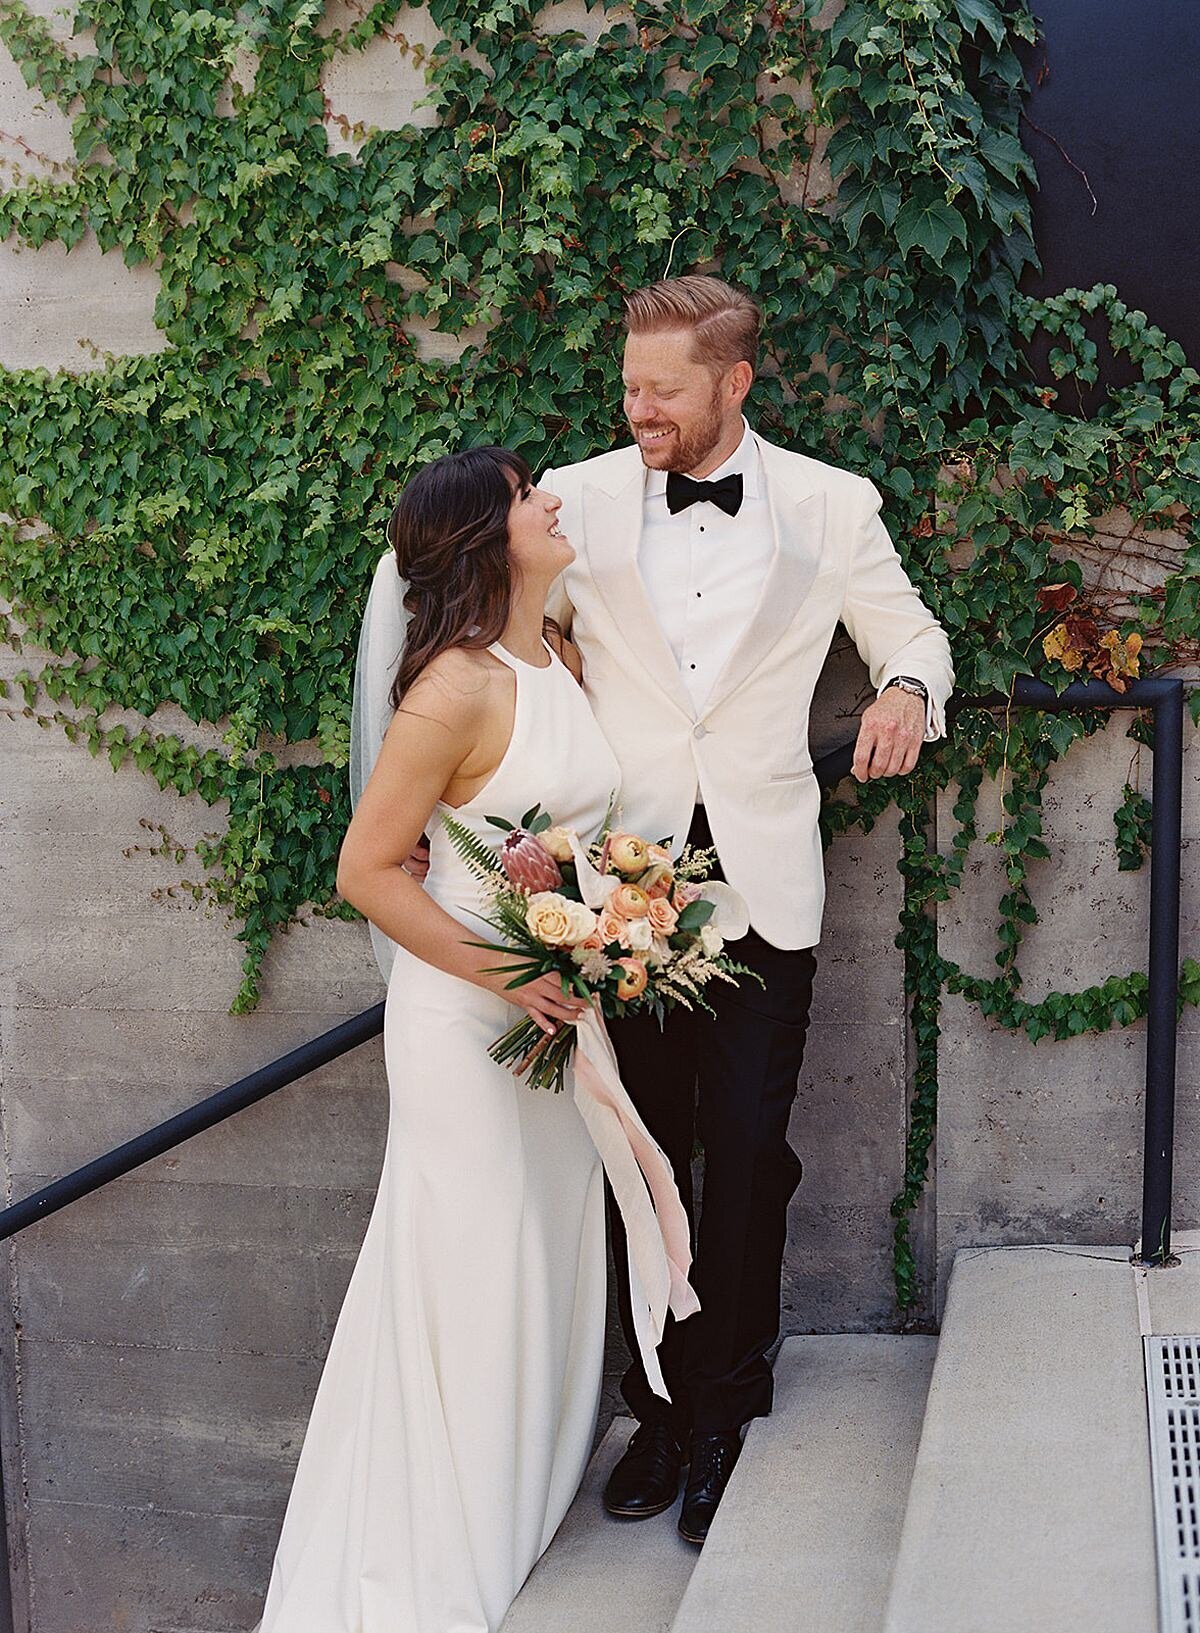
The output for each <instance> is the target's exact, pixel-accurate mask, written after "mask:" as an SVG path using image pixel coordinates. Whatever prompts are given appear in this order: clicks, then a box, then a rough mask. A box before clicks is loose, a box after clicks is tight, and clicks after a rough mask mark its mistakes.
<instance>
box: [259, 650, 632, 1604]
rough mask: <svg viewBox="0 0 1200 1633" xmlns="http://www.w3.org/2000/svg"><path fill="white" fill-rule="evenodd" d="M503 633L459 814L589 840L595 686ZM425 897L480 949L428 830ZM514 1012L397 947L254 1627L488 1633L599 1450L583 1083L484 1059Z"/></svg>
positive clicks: (450, 871) (601, 777) (599, 1340)
mask: <svg viewBox="0 0 1200 1633" xmlns="http://www.w3.org/2000/svg"><path fill="white" fill-rule="evenodd" d="M543 644H544V645H545V646H546V652H547V654H548V655H549V663H548V665H547V666H545V667H542V666H539V665H536V664H531V663H528V662H526V661H525V660H524V659H521V658H518V657H516V656H515V655H514V654H512V653H511V652H509V651H507V649H505V648H504V647H502V646H500V645H499V643H496V644H494V645H492V646H490V647H489V648H488V650H489V651H490V652H491V653H492V654H493V655H494V656H495V657H496V658H497V659H498V660H499V661H500V662H502V663H505V664H507V665H508V666H509V668H511V669H512V670H513V672H514V674H515V676H516V705H515V711H514V719H513V730H512V736H511V738H510V741H509V744H508V747H507V749H506V751H505V753H504V756H503V758H502V759H501V761H500V764H499V765H498V766H497V768H496V770H495V772H494V773H493V775H492V776H491V777H490V778H489V780H488V782H487V783H486V785H485V786H484V787H483V788H482V789H481V790H480V791H479V793H477V794H475V795H474V796H473V797H472V798H471V799H469V800H468V801H466V802H465V803H464V804H463V805H461V806H458V807H457V808H455V809H454V810H453V813H452V814H453V816H454V818H455V819H456V820H457V821H458V822H460V823H462V824H463V825H464V826H465V827H467V828H468V829H469V830H470V831H471V832H472V833H473V834H475V835H476V836H477V837H478V838H480V839H481V840H483V841H484V842H485V843H487V844H488V845H495V844H496V842H497V839H498V838H499V830H498V829H496V828H494V827H490V826H489V825H488V823H487V821H486V818H487V816H489V815H493V816H501V817H505V818H507V820H508V821H510V822H513V823H518V822H519V821H520V818H521V816H522V814H523V813H524V812H525V811H527V810H528V809H529V807H530V806H531V805H533V804H535V803H536V802H540V803H541V805H542V807H543V809H545V810H548V811H549V812H550V813H551V814H552V816H553V818H554V820H555V821H556V822H560V823H564V824H567V825H568V826H571V827H573V828H575V829H576V830H577V831H578V832H579V833H580V834H581V835H582V836H584V837H585V838H590V837H591V836H592V835H593V834H594V833H596V831H597V830H598V829H599V827H600V825H601V823H602V822H603V820H604V817H605V814H606V812H607V811H608V808H609V804H610V801H611V799H612V797H613V795H614V793H615V792H616V790H617V787H618V784H619V781H620V771H619V768H618V766H617V762H616V760H615V758H614V756H613V753H612V751H611V749H610V748H609V746H608V743H607V741H606V739H605V738H604V736H603V735H602V733H601V731H600V728H599V726H598V725H597V724H596V721H595V718H594V716H593V714H592V711H591V709H590V707H589V706H588V703H587V701H586V699H585V698H584V695H583V692H582V689H581V688H580V687H579V686H578V685H577V683H576V681H575V679H574V677H573V676H572V674H571V672H570V671H569V670H568V669H567V667H566V665H565V664H564V663H563V662H562V661H561V659H560V658H559V657H558V656H557V655H556V654H555V653H554V652H553V651H552V650H551V648H550V647H549V645H547V644H546V643H543ZM449 810H450V807H448V806H445V805H441V804H440V802H439V812H438V813H435V820H434V822H433V823H432V825H431V844H430V861H429V873H428V876H427V878H426V880H425V888H426V890H427V892H428V893H429V895H430V896H431V897H432V898H433V899H434V900H435V901H437V902H438V903H439V904H440V905H441V906H442V907H443V908H444V909H445V910H446V912H448V913H449V914H451V915H452V916H453V917H454V918H456V919H458V920H460V921H461V922H462V923H463V925H464V926H465V928H466V932H467V934H468V935H469V936H471V937H475V938H478V939H480V940H489V939H493V932H492V931H491V930H490V929H489V928H488V927H487V926H485V925H483V924H482V923H480V921H479V919H478V918H477V917H475V916H474V915H477V914H479V913H481V912H482V911H483V909H484V905H485V903H484V898H483V896H482V894H481V890H480V886H479V884H478V882H477V880H476V879H475V877H474V875H473V874H472V873H471V872H470V871H469V870H468V869H467V867H466V866H465V865H464V863H463V862H462V861H461V859H460V858H459V856H458V854H457V852H456V851H455V850H454V848H453V846H452V845H451V843H450V841H449V838H448V836H447V834H446V831H445V829H444V827H443V826H442V824H441V822H440V820H437V817H438V815H439V814H440V812H441V811H449ZM518 1015H519V1012H518V1010H517V1009H516V1008H515V1007H514V1006H513V1005H512V1004H510V1003H508V1002H507V1000H505V999H503V998H500V997H498V996H496V995H495V994H493V993H491V992H487V991H485V990H483V989H482V988H480V987H477V986H474V985H472V984H471V983H469V982H466V981H463V980H460V979H458V978H457V977H455V976H452V975H448V974H446V973H445V972H444V971H442V970H438V969H435V968H434V967H433V966H432V965H429V964H425V963H423V962H422V961H421V960H420V959H418V958H416V957H415V956H414V955H412V954H411V953H408V952H406V951H405V950H404V949H403V948H401V949H399V950H398V952H397V954H396V958H395V961H394V964H393V966H392V972H391V978H390V981H389V985H388V993H387V1004H386V1010H385V1019H384V1054H385V1059H386V1063H387V1076H388V1092H389V1108H390V1109H389V1126H388V1135H387V1144H386V1148H385V1152H384V1158H383V1167H382V1171H381V1173H380V1179H379V1189H378V1193H377V1196H376V1199H375V1203H374V1207H373V1210H372V1213H371V1217H370V1220H369V1223H368V1225H367V1231H366V1235H365V1237H364V1239H363V1243H362V1248H361V1250H360V1252H359V1256H358V1259H357V1261H356V1263H355V1266H354V1271H353V1273H352V1275H351V1278H350V1283H349V1286H348V1288H347V1291H346V1296H345V1300H344V1302H343V1305H342V1308H341V1312H340V1314H339V1317H338V1321H337V1325H336V1327H335V1330H334V1333H333V1338H332V1340H331V1343H330V1346H329V1351H328V1355H327V1358H326V1361H325V1366H324V1370H323V1372H322V1375H321V1379H320V1382H319V1385H318V1388H317V1392H316V1396H315V1399H314V1402H313V1406H312V1411H311V1415H310V1418H309V1422H308V1426H307V1430H306V1433H305V1437H304V1441H303V1445H302V1448H301V1452H300V1459H299V1463H298V1466H297V1469H296V1474H295V1479H294V1483H293V1485H292V1489H291V1494H290V1496H289V1499H288V1504H287V1510H286V1513H285V1515H284V1520H283V1527H282V1531H281V1534H280V1537H279V1541H278V1545H277V1549H276V1553H275V1557H274V1562H273V1565H272V1569H271V1575H270V1581H269V1586H268V1591H267V1597H266V1603H265V1606H264V1611H263V1617H262V1621H261V1622H260V1624H259V1627H258V1628H256V1629H255V1630H254V1633H497V1629H498V1628H499V1626H500V1623H501V1621H502V1620H503V1618H504V1615H505V1612H506V1611H507V1609H508V1607H509V1604H510V1603H511V1601H512V1599H513V1598H514V1597H515V1595H516V1593H517V1592H518V1590H519V1589H520V1587H521V1584H522V1582H523V1581H524V1580H525V1577H526V1576H527V1575H528V1573H529V1571H530V1570H531V1568H532V1567H533V1565H534V1564H535V1562H536V1561H537V1559H538V1557H539V1556H540V1554H541V1553H542V1551H543V1550H544V1549H545V1548H546V1546H547V1544H548V1543H549V1541H550V1539H551V1537H552V1536H553V1535H554V1532H555V1530H556V1529H557V1527H558V1525H559V1523H560V1521H561V1520H562V1518H563V1516H564V1514H565V1513H566V1511H567V1508H568V1507H569V1506H570V1503H571V1501H572V1499H573V1497H574V1496H575V1493H576V1490H577V1488H578V1486H579V1482H580V1480H581V1479H582V1476H583V1472H584V1468H585V1466H586V1464H587V1461H588V1457H589V1455H590V1452H591V1446H592V1440H593V1435H594V1430H595V1424H596V1414H597V1411H598V1407H599V1398H600V1385H601V1377H602V1369H603V1354H604V1330H605V1310H606V1297H605V1234H604V1193H603V1184H602V1169H601V1165H600V1161H599V1159H598V1157H597V1154H596V1147H595V1146H594V1144H593V1143H592V1140H591V1138H590V1137H589V1134H588V1131H587V1128H586V1127H585V1125H584V1122H583V1119H582V1117H581V1116H580V1113H579V1110H578V1109H577V1107H576V1105H575V1103H574V1101H573V1098H572V1095H571V1093H570V1092H569V1091H568V1092H565V1093H560V1094H553V1093H549V1092H547V1091H544V1090H534V1089H530V1088H529V1087H528V1085H527V1084H526V1083H525V1082H524V1081H523V1080H520V1079H518V1078H516V1077H514V1076H513V1075H512V1073H511V1072H510V1071H508V1070H507V1069H506V1068H504V1067H501V1066H498V1065H496V1064H495V1062H494V1061H492V1060H491V1059H489V1057H488V1053H487V1050H488V1045H489V1044H491V1043H492V1042H493V1041H494V1040H495V1039H496V1038H497V1037H499V1036H500V1035H501V1033H503V1032H504V1031H506V1030H507V1028H508V1027H509V1026H511V1025H512V1024H513V1022H514V1021H515V1020H516V1019H517V1018H518Z"/></svg>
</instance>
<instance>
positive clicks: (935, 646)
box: [842, 478, 954, 782]
mask: <svg viewBox="0 0 1200 1633" xmlns="http://www.w3.org/2000/svg"><path fill="white" fill-rule="evenodd" d="M882 502H883V501H882V497H881V495H880V493H879V490H878V488H876V487H875V485H874V483H873V482H870V481H868V480H867V479H866V478H863V511H862V514H861V517H860V520H859V523H858V526H857V527H856V529H855V533H854V545H853V554H852V556H851V560H850V567H849V571H848V573H847V577H846V595H845V600H844V602H843V605H842V623H843V624H844V625H845V626H846V629H847V631H848V632H849V634H850V637H851V639H852V640H853V642H854V644H855V646H856V647H857V648H858V650H859V653H860V655H861V657H862V659H863V662H864V663H865V664H866V665H867V668H868V670H869V671H870V676H871V684H872V685H873V686H874V687H875V690H876V692H877V694H878V696H877V697H876V700H875V702H874V703H872V704H871V705H870V706H869V707H868V708H866V709H864V710H863V714H862V719H861V721H860V722H859V731H858V741H857V743H856V745H855V751H854V764H853V771H854V775H855V776H856V777H857V778H858V780H859V781H860V782H864V781H866V780H867V779H868V778H870V777H894V776H903V775H906V774H907V773H908V772H909V771H911V770H912V769H913V767H914V766H915V765H916V763H917V756H918V754H919V753H920V750H921V744H922V743H923V742H924V743H928V742H933V741H934V740H936V739H937V738H939V737H943V736H944V735H945V709H946V701H947V699H948V698H949V696H950V693H951V691H952V690H953V688H954V666H953V663H952V662H951V657H950V643H949V641H948V640H947V639H946V634H945V631H944V630H943V629H942V626H941V625H940V624H939V623H938V621H937V619H936V618H935V617H934V616H933V614H932V613H931V612H930V611H929V608H928V607H927V606H926V605H925V603H924V602H923V601H922V600H921V597H920V596H919V595H918V594H917V592H916V590H915V589H914V587H913V585H912V582H911V580H910V579H909V577H908V574H907V573H906V572H905V571H904V567H903V564H902V563H901V560H900V557H899V555H898V554H897V551H896V547H895V545H894V544H893V543H892V540H891V537H890V535H889V533H888V530H887V528H886V527H885V526H884V525H883V521H882V519H881V517H880V514H879V512H880V508H881V505H882ZM902 675H903V676H911V677H912V678H913V679H914V680H919V681H920V682H921V683H922V684H923V685H924V686H925V688H926V692H927V698H926V700H924V701H923V700H922V699H921V698H920V697H918V696H917V695H916V694H915V693H913V692H908V691H903V690H901V688H900V687H898V686H888V682H889V681H890V680H892V679H894V678H896V677H898V676H902Z"/></svg>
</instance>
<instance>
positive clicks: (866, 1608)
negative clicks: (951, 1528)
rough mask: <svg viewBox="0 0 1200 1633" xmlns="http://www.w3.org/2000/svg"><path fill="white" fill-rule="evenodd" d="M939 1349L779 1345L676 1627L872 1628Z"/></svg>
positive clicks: (845, 1339) (915, 1343) (839, 1342)
mask: <svg viewBox="0 0 1200 1633" xmlns="http://www.w3.org/2000/svg"><path fill="white" fill-rule="evenodd" d="M936 1349H937V1339H936V1338H929V1337H920V1336H914V1337H899V1336H895V1335H891V1334H881V1333H821V1334H817V1335H814V1336H811V1337H801V1338H789V1339H787V1340H786V1341H785V1343H784V1345H783V1347H782V1349H781V1350H780V1353H779V1356H778V1359H777V1360H776V1363H775V1405H774V1410H773V1411H772V1413H771V1415H770V1417H767V1418H758V1419H756V1420H755V1421H754V1422H753V1423H752V1424H751V1425H750V1428H749V1429H748V1431H747V1433H746V1440H745V1444H744V1445H743V1447H742V1454H741V1456H740V1457H739V1459H738V1462H737V1467H736V1468H735V1469H734V1471H733V1476H732V1478H731V1480H730V1482H729V1487H728V1489H727V1491H726V1493H725V1497H724V1499H723V1501H722V1503H721V1507H720V1510H719V1512H718V1514H717V1517H716V1520H715V1521H714V1523H713V1527H712V1530H711V1531H710V1532H709V1535H708V1540H707V1542H706V1543H705V1544H704V1548H703V1550H702V1552H701V1554H700V1558H699V1562H698V1563H697V1566H696V1569H695V1571H694V1572H693V1574H692V1578H691V1581H690V1582H689V1584H688V1587H687V1591H686V1593H685V1594H684V1596H683V1602H682V1603H681V1605H680V1607H679V1613H678V1615H677V1616H676V1618H675V1621H674V1624H673V1633H810V1630H811V1633H878V1629H879V1627H880V1625H881V1622H882V1618H883V1611H884V1606H885V1604H886V1601H887V1592H888V1582H889V1579H890V1577H891V1572H892V1565H893V1563H894V1561H895V1557H896V1548H897V1545H898V1543H899V1539H900V1528H901V1524H902V1521H903V1517H904V1507H905V1499H906V1496H907V1493H908V1485H909V1480H910V1478H911V1476H912V1470H913V1461H914V1458H915V1456H916V1450H917V1441H918V1438H919V1436H920V1432H921V1418H922V1414H923V1412H924V1410H925V1396H926V1391H927V1390H928V1387H929V1376H930V1372H931V1370H932V1368H933V1361H934V1354H935V1352H936ZM631 1625H634V1626H636V1625H637V1624H636V1623H634V1624H631ZM957 1633H966V1629H959V1630H957Z"/></svg>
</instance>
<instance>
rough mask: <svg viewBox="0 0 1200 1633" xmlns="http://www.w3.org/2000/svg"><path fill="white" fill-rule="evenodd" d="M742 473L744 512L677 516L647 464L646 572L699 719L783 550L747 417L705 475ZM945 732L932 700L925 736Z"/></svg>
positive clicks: (700, 504) (707, 507) (699, 507)
mask: <svg viewBox="0 0 1200 1633" xmlns="http://www.w3.org/2000/svg"><path fill="white" fill-rule="evenodd" d="M735 473H740V474H741V477H742V505H741V509H740V510H739V511H738V513H737V515H736V516H728V515H726V513H725V512H724V511H723V510H722V509H721V508H720V506H719V505H714V504H712V503H711V502H710V501H709V500H707V499H699V500H697V501H696V503H695V504H692V505H689V506H688V508H687V509H686V510H681V511H679V512H678V513H677V514H676V515H674V516H672V515H671V513H670V511H669V510H668V509H667V473H666V471H655V470H650V469H649V468H647V470H646V476H645V490H644V494H645V496H644V498H643V501H642V538H641V544H640V547H639V550H638V570H639V571H640V573H641V575H642V582H643V583H644V584H645V586H646V594H647V595H648V597H649V599H650V605H651V606H652V607H653V608H654V614H655V617H656V618H657V619H658V622H659V624H660V626H661V628H662V631H663V634H664V635H665V636H666V638H667V644H668V645H669V646H670V648H671V651H672V652H673V653H674V655H675V661H676V663H677V664H678V665H679V672H680V674H681V676H682V677H683V681H684V685H685V686H686V687H687V690H688V695H689V696H690V697H691V700H692V706H693V708H694V709H695V711H696V714H697V716H699V715H700V714H701V713H702V712H703V709H704V704H705V702H706V701H707V699H708V696H709V693H710V692H711V691H712V688H713V683H714V681H715V680H716V678H717V676H718V675H719V674H720V673H721V670H722V668H723V667H724V664H725V660H726V658H728V656H729V654H730V653H731V652H732V651H733V648H734V646H735V645H736V643H737V640H738V637H739V636H740V635H741V633H742V631H743V630H744V629H745V627H746V625H747V624H748V623H749V622H750V619H751V617H752V616H753V614H754V611H755V609H756V607H757V606H758V600H759V595H760V594H761V591H762V583H763V579H764V578H765V576H766V572H767V566H768V564H769V562H770V560H771V555H772V552H773V550H774V548H775V541H774V538H773V536H772V530H771V515H770V507H769V506H768V504H767V496H766V484H765V479H764V476H763V472H762V463H761V460H760V458H759V454H758V448H757V446H756V444H755V441H754V438H753V437H752V436H751V434H750V426H749V423H748V421H747V420H746V418H745V416H744V415H743V417H742V440H741V441H740V442H739V443H738V445H737V447H736V448H735V449H734V451H733V453H732V454H730V456H729V458H728V459H727V460H726V461H725V463H724V464H723V465H719V466H718V467H717V469H716V470H715V471H710V472H709V474H708V476H707V477H706V478H705V480H706V481H709V482H719V481H720V480H721V478H722V477H723V476H732V475H734V474H735ZM881 691H882V688H881ZM940 735H941V733H940V730H939V728H938V726H937V724H936V722H935V720H934V705H933V699H932V697H929V698H927V699H926V703H925V739H926V741H927V742H929V741H932V740H933V739H934V738H936V737H938V736H940Z"/></svg>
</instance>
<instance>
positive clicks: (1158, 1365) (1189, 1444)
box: [1142, 1335, 1200, 1633]
mask: <svg viewBox="0 0 1200 1633" xmlns="http://www.w3.org/2000/svg"><path fill="white" fill-rule="evenodd" d="M1142 1343H1143V1347H1144V1351H1145V1359H1146V1397H1147V1402H1148V1405H1149V1409H1150V1468H1151V1478H1152V1481H1153V1486H1154V1529H1155V1533H1156V1537H1157V1542H1158V1604H1159V1626H1160V1630H1161V1633H1200V1336H1196V1337H1191V1336H1188V1337H1180V1336H1179V1335H1173V1336H1171V1337H1167V1338H1151V1337H1145V1338H1143V1340H1142Z"/></svg>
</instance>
